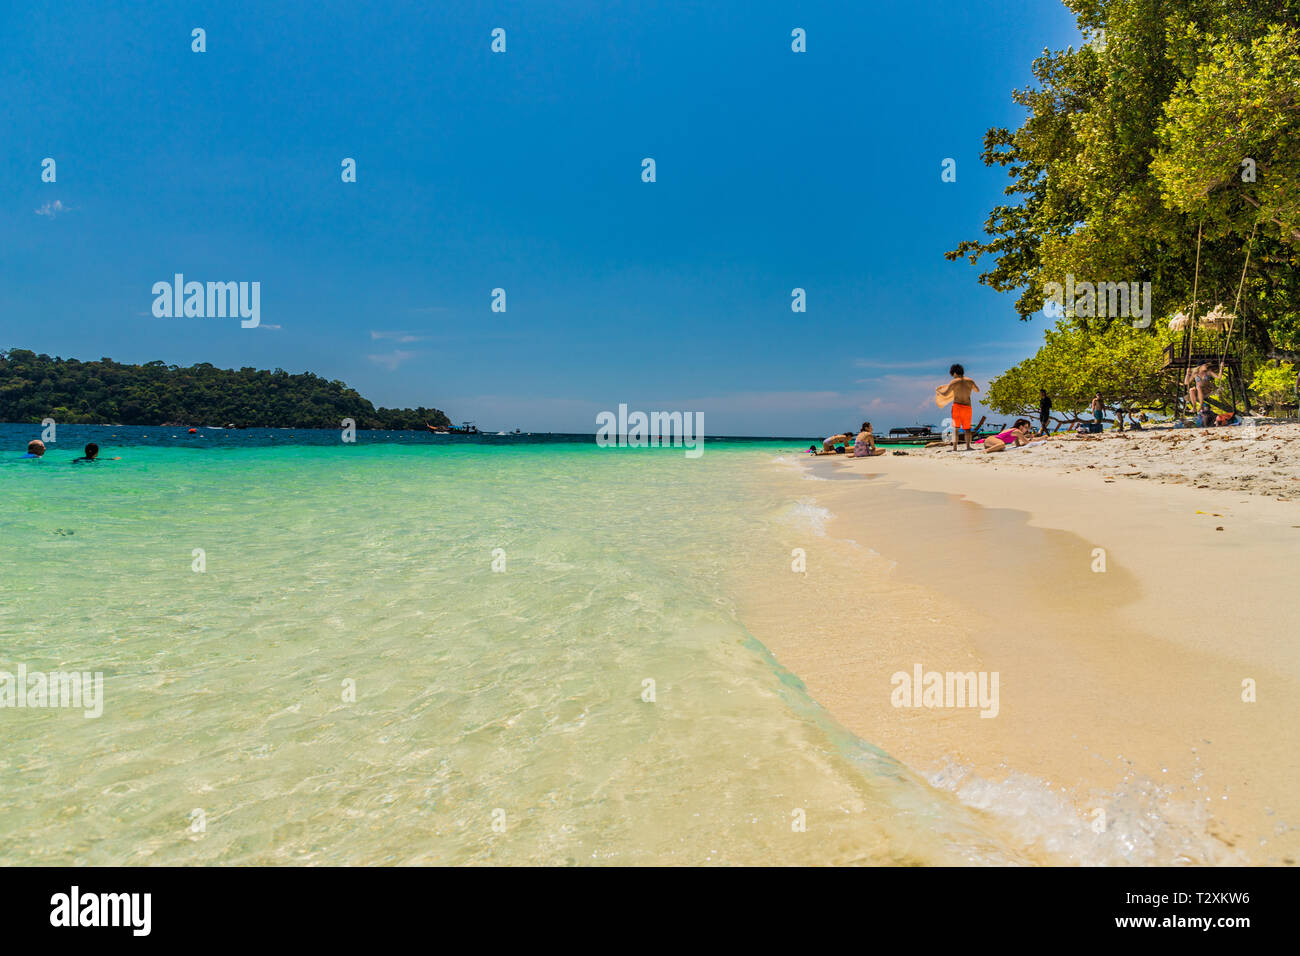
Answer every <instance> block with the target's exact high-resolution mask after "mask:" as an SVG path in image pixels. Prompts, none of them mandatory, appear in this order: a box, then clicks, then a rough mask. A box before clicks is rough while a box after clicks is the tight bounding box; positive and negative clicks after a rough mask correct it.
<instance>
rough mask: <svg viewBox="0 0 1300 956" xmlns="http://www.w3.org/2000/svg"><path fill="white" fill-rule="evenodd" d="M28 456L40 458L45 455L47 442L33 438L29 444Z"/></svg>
mask: <svg viewBox="0 0 1300 956" xmlns="http://www.w3.org/2000/svg"><path fill="white" fill-rule="evenodd" d="M27 454H29V455H35V456H36V457H37V458H40V457H41V455H44V454H45V442H43V441H41V440H40V439H39V438H33V439H32V440H31V441H29V442H28V443H27Z"/></svg>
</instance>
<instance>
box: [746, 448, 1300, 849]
mask: <svg viewBox="0 0 1300 956" xmlns="http://www.w3.org/2000/svg"><path fill="white" fill-rule="evenodd" d="M1286 428H1287V426H1278V428H1277V431H1279V432H1281V434H1275V435H1270V436H1268V437H1264V435H1265V434H1266V431H1265V429H1264V428H1261V429H1260V436H1259V437H1258V438H1256V440H1255V442H1254V443H1252V444H1253V445H1254V447H1252V448H1251V449H1249V451H1244V450H1243V446H1244V445H1245V444H1246V443H1245V442H1242V444H1241V445H1236V444H1234V445H1233V446H1232V447H1233V451H1232V454H1221V455H1220V456H1219V458H1217V459H1215V460H1213V461H1209V462H1206V461H1203V460H1198V461H1197V465H1196V467H1197V471H1196V473H1195V474H1193V475H1191V476H1185V477H1186V479H1187V480H1186V481H1183V482H1177V481H1175V480H1174V478H1176V477H1177V473H1176V468H1177V465H1178V461H1177V456H1179V455H1186V454H1187V453H1188V450H1189V449H1188V447H1187V446H1185V445H1183V443H1182V442H1174V441H1172V440H1171V439H1168V438H1163V437H1161V436H1157V435H1142V436H1139V437H1137V438H1119V437H1111V436H1109V435H1108V436H1106V437H1105V438H1103V439H1102V440H1101V441H1100V442H1097V441H1091V442H1090V441H1086V440H1078V439H1074V438H1067V439H1061V440H1058V441H1057V442H1054V443H1051V444H1048V445H1044V446H1035V447H1034V448H1031V449H1029V450H1028V451H1025V450H1020V451H1017V452H1015V453H1013V454H1004V455H986V454H984V453H982V452H979V453H965V452H961V453H957V454H953V453H951V452H939V451H934V450H932V451H928V452H924V453H920V454H917V453H913V454H909V455H899V456H895V455H887V456H884V457H881V458H873V459H845V458H843V457H841V456H836V457H835V458H818V459H815V460H812V461H811V462H808V463H805V464H804V468H805V469H807V468H808V467H809V466H810V467H811V472H812V473H811V475H809V474H798V473H795V472H793V471H791V472H790V473H789V475H788V478H787V479H783V480H788V482H789V485H788V490H789V492H790V493H791V494H792V495H793V496H795V497H797V498H801V499H803V500H804V501H805V503H806V507H809V508H812V509H826V510H827V511H828V512H830V514H831V515H833V517H832V518H828V519H826V520H825V522H824V532H825V533H824V534H821V535H819V534H818V533H817V529H816V528H815V527H808V528H805V529H804V531H803V532H802V533H800V532H798V531H792V533H791V535H790V541H791V543H792V547H802V548H803V549H804V551H805V552H806V555H807V557H806V563H807V573H805V574H798V573H791V568H790V566H789V565H790V559H789V557H788V556H787V555H784V554H783V555H780V556H778V557H779V558H780V561H779V562H778V561H776V560H775V559H774V560H773V562H772V563H771V565H770V566H768V570H769V571H770V572H771V573H766V574H764V573H760V574H758V575H756V576H755V580H756V582H760V583H756V585H755V586H754V587H753V588H751V589H750V592H749V593H748V595H747V597H746V599H745V603H744V606H743V608H742V615H743V616H744V617H745V619H746V623H747V624H748V625H749V626H750V627H751V630H752V631H753V632H754V633H755V636H756V637H758V638H759V639H760V640H762V641H763V642H764V643H765V644H766V645H767V646H768V647H769V648H771V649H772V651H773V653H774V654H775V655H776V656H777V658H778V659H779V660H780V661H781V662H782V664H783V665H784V666H786V667H787V668H789V669H790V670H791V671H793V672H794V673H795V674H798V675H799V676H800V678H801V679H803V680H804V682H805V683H806V684H807V686H808V689H809V691H810V692H811V693H812V695H813V696H814V697H815V698H816V699H818V700H819V701H820V702H821V703H822V704H823V705H824V706H826V707H827V709H828V710H830V712H831V713H832V714H833V715H834V716H835V717H836V718H837V719H838V720H839V721H840V722H841V723H843V724H844V725H845V726H846V727H848V728H849V729H850V730H852V731H853V732H854V733H856V734H858V735H859V736H861V737H863V738H864V739H866V740H869V741H871V742H873V743H876V744H878V745H880V746H881V747H882V748H884V749H885V750H886V751H888V752H889V753H891V754H893V755H894V756H896V757H898V758H899V759H902V760H903V761H904V762H906V763H908V764H909V765H910V766H912V767H913V768H915V769H916V770H918V771H920V772H922V773H923V774H926V775H927V776H928V777H929V778H930V779H931V780H932V782H935V783H936V784H937V785H939V786H943V787H947V788H949V789H952V790H954V791H955V792H956V793H957V794H958V795H959V796H960V797H961V798H962V799H963V800H964V801H965V802H967V803H969V804H972V805H974V806H978V807H987V808H988V813H990V814H991V815H992V816H993V817H995V818H997V820H998V822H999V823H1000V825H1002V826H1004V827H1006V828H1007V829H1009V830H1010V831H1011V832H1012V833H1013V834H1014V835H1015V836H1016V837H1017V838H1018V839H1020V840H1022V841H1023V843H1024V845H1025V847H1026V849H1027V851H1028V852H1029V853H1030V855H1031V856H1032V857H1034V858H1038V859H1041V860H1042V861H1043V862H1080V863H1120V862H1130V863H1148V864H1173V863H1234V862H1237V863H1239V862H1250V863H1261V864H1272V865H1291V864H1294V863H1295V862H1296V860H1297V859H1298V858H1300V787H1298V786H1297V785H1298V784H1300V773H1298V772H1297V761H1296V760H1295V759H1294V756H1293V754H1294V747H1293V745H1292V744H1291V742H1290V740H1289V737H1290V735H1291V734H1292V733H1293V732H1294V728H1295V727H1296V726H1297V725H1300V652H1297V649H1296V647H1295V646H1294V635H1295V633H1296V631H1297V627H1296V625H1297V623H1298V622H1300V612H1298V611H1297V604H1296V598H1295V594H1296V588H1295V582H1294V577H1295V573H1296V571H1297V565H1296V562H1295V556H1296V555H1297V554H1300V506H1298V505H1297V504H1296V503H1295V502H1291V501H1278V500H1276V499H1277V498H1278V497H1282V496H1279V495H1275V494H1273V492H1274V491H1275V490H1276V489H1278V488H1279V487H1284V486H1283V485H1282V483H1283V482H1285V483H1287V484H1290V481H1289V479H1291V478H1292V477H1295V475H1296V474H1300V470H1298V469H1297V458H1298V457H1300V442H1297V439H1300V429H1297V428H1294V427H1291V428H1290V429H1289V433H1288V432H1287V431H1284V429H1286ZM1224 431H1227V430H1226V429H1225V430H1224ZM1232 431H1234V432H1240V431H1241V429H1233V430H1232ZM1233 437H1235V436H1233ZM1186 440H1189V441H1191V442H1193V443H1194V444H1193V445H1192V446H1191V449H1193V451H1192V454H1193V455H1201V454H1203V453H1202V452H1201V451H1200V449H1201V447H1203V446H1204V445H1208V444H1210V443H1213V442H1221V441H1223V438H1222V437H1220V436H1218V435H1215V433H1213V432H1212V433H1210V435H1209V436H1201V435H1199V434H1195V435H1189V436H1188V438H1187V439H1186ZM1238 441H1240V439H1238ZM1069 442H1077V444H1074V445H1072V446H1071V445H1069V444H1067V443H1069ZM1288 446H1289V447H1288ZM1291 449H1294V450H1291ZM1049 451H1050V452H1051V453H1052V459H1051V460H1049V459H1048V457H1047V456H1046V455H1037V456H1036V455H1035V453H1038V452H1049ZM1275 455H1276V456H1277V457H1278V458H1279V462H1273V461H1272V460H1271V459H1272V457H1273V456H1275ZM1261 456H1262V458H1263V459H1264V460H1266V461H1267V463H1268V464H1269V465H1271V466H1275V467H1271V468H1270V469H1268V471H1269V472H1270V473H1269V474H1268V475H1266V476H1265V478H1264V480H1263V481H1261V480H1260V479H1259V478H1255V479H1247V478H1246V477H1245V475H1247V474H1251V473H1256V474H1258V472H1259V471H1260V470H1261V469H1260V460H1259V459H1260V458H1261ZM1121 459H1123V461H1121ZM1088 464H1096V465H1098V467H1097V468H1096V469H1089V468H1087V465H1088ZM1129 464H1132V465H1134V466H1136V467H1135V468H1129V467H1123V468H1120V467H1118V466H1120V465H1124V466H1127V465H1129ZM1126 471H1127V472H1132V471H1137V472H1138V473H1140V474H1146V475H1150V476H1156V475H1165V474H1168V475H1169V478H1164V477H1155V478H1153V479H1152V480H1145V481H1144V480H1128V481H1125V480H1124V479H1125V478H1130V479H1136V478H1137V475H1124V474H1123V472H1126ZM1098 472H1100V474H1099V473H1098ZM1272 472H1277V474H1272ZM1203 473H1204V474H1203ZM808 477H814V478H817V477H820V478H832V479H836V480H830V481H824V480H823V481H808V480H807V478H808ZM839 479H844V480H839ZM1179 484H1181V485H1183V486H1182V487H1178V486H1177V485H1179ZM1197 485H1202V486H1203V485H1210V487H1198V486H1197ZM1246 488H1253V490H1255V491H1256V492H1263V493H1255V494H1251V493H1249V492H1245V489H1246ZM1098 549H1100V551H1099V550H1098ZM1103 552H1104V554H1103ZM1099 557H1101V558H1104V568H1105V570H1100V567H1101V564H1100V561H1099ZM829 608H834V609H835V611H834V612H833V613H832V612H831V611H829V610H828V609H829ZM917 665H920V666H921V667H922V668H923V669H924V670H925V671H932V670H933V671H939V672H963V673H964V672H968V671H976V672H981V671H982V672H985V673H993V672H997V673H998V674H999V679H1000V686H999V690H1000V694H999V696H1000V706H999V709H998V714H997V716H996V717H994V718H981V717H980V716H979V712H978V710H976V709H973V708H965V709H962V708H949V707H937V708H926V707H895V706H893V703H892V702H891V693H892V691H893V689H894V688H893V685H892V684H891V680H890V678H891V675H893V674H896V673H899V672H906V673H910V672H912V671H913V669H914V668H915V667H916V666H917ZM1244 682H1253V687H1254V688H1255V696H1256V700H1255V702H1245V701H1243V694H1244V690H1243V687H1246V686H1252V685H1250V684H1247V683H1244ZM1247 696H1248V695H1247ZM1098 828H1100V830H1101V832H1098Z"/></svg>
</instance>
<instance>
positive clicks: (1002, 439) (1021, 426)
mask: <svg viewBox="0 0 1300 956" xmlns="http://www.w3.org/2000/svg"><path fill="white" fill-rule="evenodd" d="M1027 444H1029V419H1027V418H1017V419H1016V423H1015V424H1014V425H1012V426H1011V427H1010V428H1008V429H1007V430H1006V431H1004V432H1000V433H999V434H997V435H994V436H993V437H992V438H986V439H984V450H985V451H1006V450H1007V448H1014V447H1016V446H1017V445H1027Z"/></svg>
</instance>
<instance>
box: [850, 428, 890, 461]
mask: <svg viewBox="0 0 1300 956" xmlns="http://www.w3.org/2000/svg"><path fill="white" fill-rule="evenodd" d="M884 453H885V449H883V448H877V447H876V436H875V434H874V433H873V432H872V431H871V422H863V423H862V429H861V430H860V431H859V432H858V437H857V438H855V439H853V457H854V458H874V457H875V456H876V455H883V454H884Z"/></svg>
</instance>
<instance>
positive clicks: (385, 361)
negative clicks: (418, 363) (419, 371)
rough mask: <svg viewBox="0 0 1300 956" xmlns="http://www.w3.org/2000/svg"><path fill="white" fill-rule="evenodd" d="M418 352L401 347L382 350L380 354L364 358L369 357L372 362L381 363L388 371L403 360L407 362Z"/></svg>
mask: <svg viewBox="0 0 1300 956" xmlns="http://www.w3.org/2000/svg"><path fill="white" fill-rule="evenodd" d="M418 354H419V353H418V352H407V351H403V350H402V349H394V350H393V351H391V352H384V353H382V354H380V355H367V356H366V358H368V359H370V361H372V362H374V363H375V364H376V365H382V366H384V367H385V368H386V369H388V370H389V371H392V370H394V369H396V368H397V366H399V365H401V364H402V363H403V362H409V361H410V360H411V359H413V358H415V356H417V355H418Z"/></svg>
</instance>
